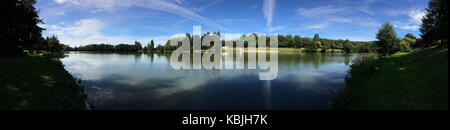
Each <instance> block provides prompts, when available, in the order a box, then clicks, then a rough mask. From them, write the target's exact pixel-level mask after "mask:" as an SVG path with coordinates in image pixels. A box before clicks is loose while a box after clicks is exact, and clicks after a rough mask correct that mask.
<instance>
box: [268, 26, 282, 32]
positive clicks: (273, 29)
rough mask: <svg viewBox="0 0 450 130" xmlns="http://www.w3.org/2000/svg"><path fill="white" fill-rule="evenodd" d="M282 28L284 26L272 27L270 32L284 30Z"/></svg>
mask: <svg viewBox="0 0 450 130" xmlns="http://www.w3.org/2000/svg"><path fill="white" fill-rule="evenodd" d="M282 29H284V27H283V26H277V27H270V28H269V32H274V31H278V30H282Z"/></svg>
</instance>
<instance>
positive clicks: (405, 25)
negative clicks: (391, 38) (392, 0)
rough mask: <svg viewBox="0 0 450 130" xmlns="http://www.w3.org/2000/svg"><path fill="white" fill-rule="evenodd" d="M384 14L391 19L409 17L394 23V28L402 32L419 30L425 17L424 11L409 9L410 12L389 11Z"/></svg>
mask: <svg viewBox="0 0 450 130" xmlns="http://www.w3.org/2000/svg"><path fill="white" fill-rule="evenodd" d="M384 13H385V14H386V15H388V16H391V17H399V16H400V17H401V16H403V17H407V19H400V20H396V21H394V23H393V24H394V26H395V27H397V28H399V29H401V30H410V31H411V30H418V29H419V28H420V26H419V25H420V24H422V18H423V16H425V11H424V10H423V9H416V8H412V9H408V10H387V11H384Z"/></svg>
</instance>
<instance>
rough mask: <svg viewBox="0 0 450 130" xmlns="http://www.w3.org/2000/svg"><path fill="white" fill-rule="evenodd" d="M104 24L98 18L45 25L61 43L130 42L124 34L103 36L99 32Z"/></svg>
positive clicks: (49, 32)
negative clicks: (65, 23)
mask: <svg viewBox="0 0 450 130" xmlns="http://www.w3.org/2000/svg"><path fill="white" fill-rule="evenodd" d="M105 26H106V24H105V23H104V22H102V21H100V20H98V19H82V20H79V21H77V22H75V23H73V24H67V25H45V26H43V27H45V28H46V29H47V31H48V35H56V36H58V38H59V39H60V41H61V43H63V44H68V45H70V46H80V45H86V44H99V43H110V44H117V43H131V42H132V41H133V40H132V38H130V37H125V36H105V35H103V34H102V33H101V31H102V29H103V28H104V27H105Z"/></svg>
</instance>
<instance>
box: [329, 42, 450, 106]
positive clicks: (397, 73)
mask: <svg viewBox="0 0 450 130" xmlns="http://www.w3.org/2000/svg"><path fill="white" fill-rule="evenodd" d="M346 83H347V86H346V87H345V88H344V89H342V90H341V91H339V92H338V93H336V94H333V96H332V98H331V101H330V105H329V108H330V109H377V110H378V109H381V110H392V109H394V110H396V109H402V110H404V109H407V110H409V109H445V110H447V109H448V49H447V48H437V47H435V48H428V49H424V50H420V51H415V52H411V53H397V54H395V55H392V56H389V57H384V58H376V57H366V58H362V59H358V60H355V61H354V64H353V65H352V66H351V70H350V71H349V72H348V76H347V78H346Z"/></svg>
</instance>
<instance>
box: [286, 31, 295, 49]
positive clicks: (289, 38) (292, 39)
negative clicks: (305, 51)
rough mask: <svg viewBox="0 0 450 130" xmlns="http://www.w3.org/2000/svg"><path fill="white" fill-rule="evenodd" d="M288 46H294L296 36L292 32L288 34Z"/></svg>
mask: <svg viewBox="0 0 450 130" xmlns="http://www.w3.org/2000/svg"><path fill="white" fill-rule="evenodd" d="M285 40H286V47H294V38H293V37H292V35H291V34H288V35H286V39H285Z"/></svg>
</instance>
